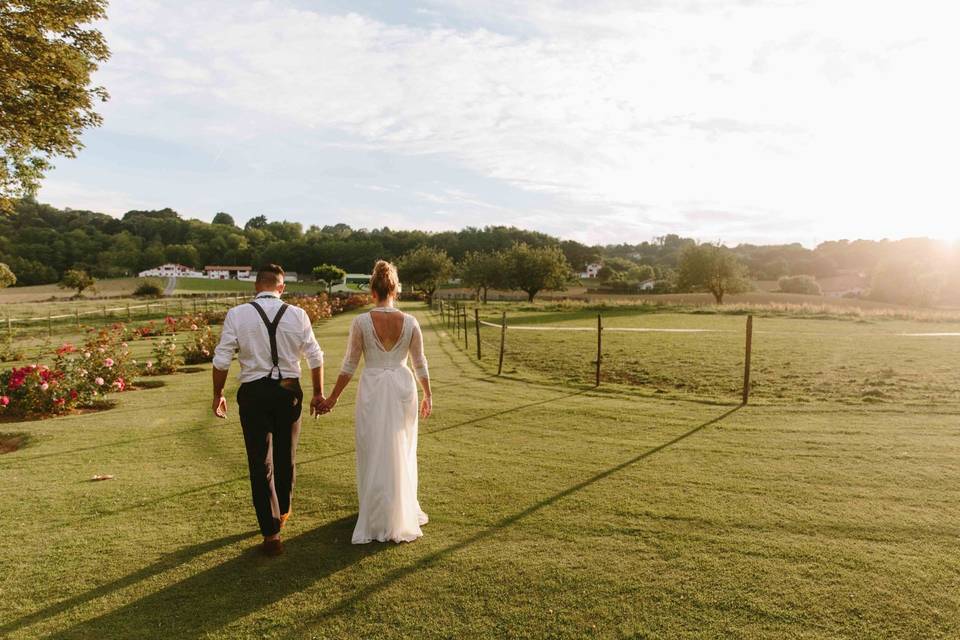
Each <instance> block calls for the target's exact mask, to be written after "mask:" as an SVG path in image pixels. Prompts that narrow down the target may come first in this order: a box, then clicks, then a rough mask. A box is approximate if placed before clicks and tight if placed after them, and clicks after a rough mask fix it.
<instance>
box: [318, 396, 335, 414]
mask: <svg viewBox="0 0 960 640" xmlns="http://www.w3.org/2000/svg"><path fill="white" fill-rule="evenodd" d="M319 400H320V402H317V398H314V399H313V401H314V402H315V403H317V404H316V414H315V415H317V416H322V415H326V414H328V413H330V412H331V411H333V408H334V407H335V406H337V396H334V395H331V396H330V397H329V398H323V397H321V398H319Z"/></svg>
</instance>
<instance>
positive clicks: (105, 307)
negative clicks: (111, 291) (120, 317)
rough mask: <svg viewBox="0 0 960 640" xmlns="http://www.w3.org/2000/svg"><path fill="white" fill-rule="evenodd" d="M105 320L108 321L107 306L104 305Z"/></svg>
mask: <svg viewBox="0 0 960 640" xmlns="http://www.w3.org/2000/svg"><path fill="white" fill-rule="evenodd" d="M103 319H104V320H106V319H107V305H103Z"/></svg>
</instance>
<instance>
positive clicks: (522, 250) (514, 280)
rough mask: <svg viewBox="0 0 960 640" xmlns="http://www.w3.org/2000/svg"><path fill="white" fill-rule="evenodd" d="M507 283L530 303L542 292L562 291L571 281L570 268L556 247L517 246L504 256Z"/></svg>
mask: <svg viewBox="0 0 960 640" xmlns="http://www.w3.org/2000/svg"><path fill="white" fill-rule="evenodd" d="M504 258H505V260H504V261H505V263H506V266H507V282H508V283H509V285H510V288H511V289H519V290H520V291H524V292H526V294H527V300H529V301H530V302H533V299H534V298H535V297H536V295H537V294H538V293H539V292H540V291H542V290H543V289H555V290H563V289H565V288H566V285H567V283H569V282H570V281H571V279H572V278H573V273H572V272H571V270H570V264H569V263H568V262H567V258H566V257H565V256H564V255H563V251H561V250H560V248H559V247H556V246H553V247H535V248H534V247H530V245H528V244H526V243H523V242H520V243H517V244H515V245H513V246H512V247H511V248H510V249H509V250H508V251H507V252H506V254H505V256H504Z"/></svg>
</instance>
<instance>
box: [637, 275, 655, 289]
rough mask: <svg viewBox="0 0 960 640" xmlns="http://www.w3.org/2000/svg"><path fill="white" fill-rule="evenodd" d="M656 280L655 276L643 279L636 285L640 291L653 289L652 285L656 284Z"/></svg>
mask: <svg viewBox="0 0 960 640" xmlns="http://www.w3.org/2000/svg"><path fill="white" fill-rule="evenodd" d="M657 282H659V280H657V279H656V278H654V279H652V280H644V281H643V282H641V283H640V284H638V285H637V288H638V289H640V291H653V289H654V287H656V286H657Z"/></svg>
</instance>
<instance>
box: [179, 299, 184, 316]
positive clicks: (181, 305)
mask: <svg viewBox="0 0 960 640" xmlns="http://www.w3.org/2000/svg"><path fill="white" fill-rule="evenodd" d="M179 300H180V315H183V298H180V299H179Z"/></svg>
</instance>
